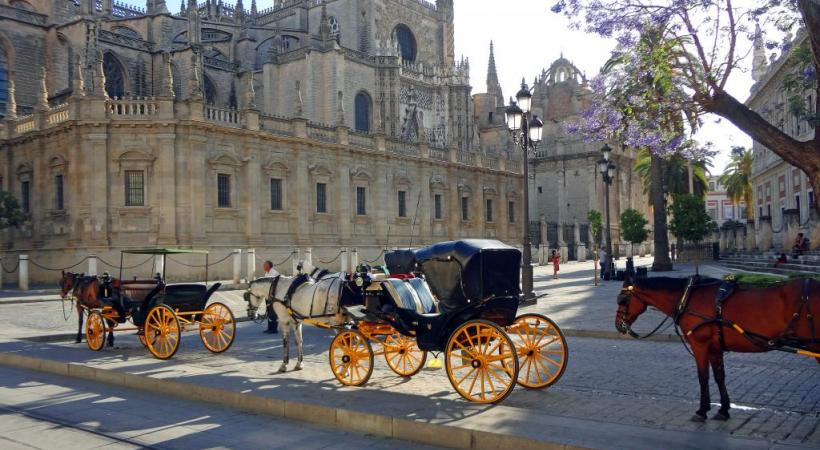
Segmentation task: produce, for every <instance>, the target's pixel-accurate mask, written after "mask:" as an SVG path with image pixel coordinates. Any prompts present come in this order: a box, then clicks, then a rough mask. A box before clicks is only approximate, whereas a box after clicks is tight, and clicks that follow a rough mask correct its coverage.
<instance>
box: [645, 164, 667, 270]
mask: <svg viewBox="0 0 820 450" xmlns="http://www.w3.org/2000/svg"><path fill="white" fill-rule="evenodd" d="M651 158H652V163H651V166H650V174H651V181H650V186H649V196H650V200H651V202H652V209H653V219H654V221H655V260H654V262H652V271H653V272H663V271H668V270H672V261H671V260H670V259H669V233H668V232H667V227H666V199H664V197H663V159H661V157H660V156H657V155H655V154H654V153H653V154H652V156H651Z"/></svg>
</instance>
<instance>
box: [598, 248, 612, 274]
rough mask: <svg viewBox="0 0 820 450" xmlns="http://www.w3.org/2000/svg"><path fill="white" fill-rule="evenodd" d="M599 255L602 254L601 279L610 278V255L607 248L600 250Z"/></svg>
mask: <svg viewBox="0 0 820 450" xmlns="http://www.w3.org/2000/svg"><path fill="white" fill-rule="evenodd" d="M598 255H599V256H600V261H598V262H599V263H600V264H601V279H603V280H609V276H608V273H609V272H608V270H609V266H608V265H607V263H608V261H609V255H608V254H607V253H606V250H605V249H601V251H600V252H598Z"/></svg>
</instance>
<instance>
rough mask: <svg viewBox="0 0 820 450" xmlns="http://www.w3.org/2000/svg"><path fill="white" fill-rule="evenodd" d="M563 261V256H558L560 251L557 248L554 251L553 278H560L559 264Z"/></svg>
mask: <svg viewBox="0 0 820 450" xmlns="http://www.w3.org/2000/svg"><path fill="white" fill-rule="evenodd" d="M560 263H561V257H560V256H558V252H556V251H555V250H553V251H552V279H553V280H557V279H558V269H559V267H558V266H559V264H560Z"/></svg>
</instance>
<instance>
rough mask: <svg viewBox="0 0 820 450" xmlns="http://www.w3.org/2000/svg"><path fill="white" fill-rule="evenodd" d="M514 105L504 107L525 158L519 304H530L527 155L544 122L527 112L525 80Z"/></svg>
mask: <svg viewBox="0 0 820 450" xmlns="http://www.w3.org/2000/svg"><path fill="white" fill-rule="evenodd" d="M515 97H516V100H518V102H517V103H516V102H515V101H513V100H512V99H510V106H508V107H507V111H506V113H507V128H509V131H510V135H511V136H512V140H513V143H514V144H515V145H516V147H518V148H520V149H521V150H522V152H523V155H524V208H523V209H524V214H523V221H524V235H523V236H522V240H521V245H522V246H523V257H524V261H523V267H522V268H521V290H522V294H523V298H522V302H531V301H534V300H535V299H536V295H535V292H533V289H532V288H533V281H532V245H531V244H530V211H529V208H530V171H529V155H530V153H531V152H532V153H533V154H534V153H535V149H536V148H537V147H538V143H539V142H541V132H542V130H543V129H544V122H542V121H541V120H540V119H539V118H538V116H533V115H532V111H531V110H530V108H531V106H532V90H531V89H530V88H529V87H528V86H527V83H526V82H524V80H523V79H522V80H521V90H520V91H518V94H516V95H515Z"/></svg>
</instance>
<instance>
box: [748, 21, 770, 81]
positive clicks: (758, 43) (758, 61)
mask: <svg viewBox="0 0 820 450" xmlns="http://www.w3.org/2000/svg"><path fill="white" fill-rule="evenodd" d="M767 69H768V66H767V63H766V50H765V47H764V46H763V32H762V31H760V24H756V25H755V37H754V58H753V59H752V79H754V80H755V82H757V81H760V80H762V79H763V77H764V76H765V75H766V70H767Z"/></svg>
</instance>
